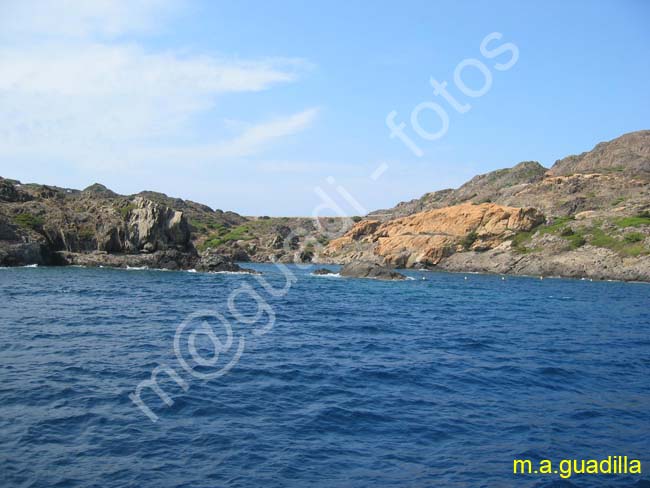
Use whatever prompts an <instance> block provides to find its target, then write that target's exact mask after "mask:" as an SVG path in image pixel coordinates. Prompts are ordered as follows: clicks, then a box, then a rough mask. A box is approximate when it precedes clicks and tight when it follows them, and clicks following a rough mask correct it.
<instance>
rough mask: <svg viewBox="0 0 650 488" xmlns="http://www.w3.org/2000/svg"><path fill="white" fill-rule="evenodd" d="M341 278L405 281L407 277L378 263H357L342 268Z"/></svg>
mask: <svg viewBox="0 0 650 488" xmlns="http://www.w3.org/2000/svg"><path fill="white" fill-rule="evenodd" d="M340 274H341V276H346V277H348V278H373V279H376V280H405V279H406V276H404V275H403V274H402V273H398V272H397V271H394V270H392V269H390V268H387V267H385V266H381V265H379V264H377V263H369V262H364V261H355V262H352V263H348V264H346V265H345V266H343V267H342V268H341V271H340Z"/></svg>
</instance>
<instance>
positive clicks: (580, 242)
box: [565, 232, 587, 249]
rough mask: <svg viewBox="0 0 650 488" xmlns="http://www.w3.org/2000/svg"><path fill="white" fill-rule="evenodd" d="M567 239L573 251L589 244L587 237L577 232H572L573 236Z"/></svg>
mask: <svg viewBox="0 0 650 488" xmlns="http://www.w3.org/2000/svg"><path fill="white" fill-rule="evenodd" d="M565 237H566V239H567V240H568V241H569V243H570V244H571V249H578V248H579V247H582V246H584V245H585V244H586V243H587V239H585V236H583V235H582V234H580V233H577V232H572V233H571V235H569V236H565Z"/></svg>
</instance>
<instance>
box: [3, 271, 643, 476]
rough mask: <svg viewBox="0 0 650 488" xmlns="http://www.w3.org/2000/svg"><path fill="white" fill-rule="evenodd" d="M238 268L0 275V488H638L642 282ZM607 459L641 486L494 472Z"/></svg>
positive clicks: (641, 453) (641, 387) (641, 378)
mask: <svg viewBox="0 0 650 488" xmlns="http://www.w3.org/2000/svg"><path fill="white" fill-rule="evenodd" d="M251 266H253V267H255V268H256V269H258V270H260V271H262V272H263V275H262V276H263V278H264V279H265V280H267V283H266V284H267V286H266V287H264V286H263V283H261V282H260V281H258V280H257V279H256V278H255V277H253V276H248V275H237V274H232V275H231V274H202V273H188V272H162V271H148V270H114V269H82V268H29V269H28V268H20V269H0V304H1V305H0V485H1V486H12V487H13V486H29V487H51V486H59V487H75V486H83V487H86V486H97V487H112V486H133V487H251V486H254V487H257V486H264V487H285V486H291V487H306V486H316V487H348V486H349V487H370V486H381V487H384V486H385V487H388V486H390V487H402V486H403V487H420V486H422V487H425V486H427V487H452V488H453V487H472V488H474V487H502V486H505V487H508V486H523V487H527V486H580V487H592V486H647V485H646V484H645V483H646V482H642V481H640V480H642V479H644V478H645V479H647V478H648V475H647V471H648V470H650V449H649V448H650V307H649V305H650V286H648V285H644V284H629V283H628V284H626V283H607V282H589V281H578V280H561V279H546V280H539V279H533V278H515V277H508V278H507V279H505V280H503V279H501V277H499V276H488V275H463V274H447V273H431V272H408V274H409V275H410V276H411V277H413V278H414V279H413V280H409V281H404V282H379V281H371V280H355V279H345V278H336V277H317V276H312V275H311V274H310V270H309V269H300V268H298V267H296V266H290V267H289V268H288V269H289V270H290V271H291V273H293V275H294V276H295V280H293V281H292V282H290V287H287V288H288V290H285V291H286V293H284V292H278V291H277V290H279V289H280V288H282V287H283V286H285V284H286V277H285V272H283V271H282V270H281V269H279V268H277V267H275V266H273V265H251ZM422 278H425V279H424V280H423V279H422ZM235 290H239V294H238V296H236V297H235V300H234V301H231V303H230V307H229V302H228V299H229V297H231V296H232V293H233V291H235ZM274 295H275V296H274ZM199 310H204V311H205V310H212V312H210V314H212V315H209V314H208V312H200V313H199V314H198V315H196V316H193V317H192V318H191V319H189V320H187V321H186V322H184V321H185V320H186V319H187V318H188V316H190V314H192V313H194V312H197V311H199ZM233 310H237V311H238V313H239V314H240V315H234V314H233ZM215 311H216V312H218V314H221V316H222V318H223V319H224V320H226V321H227V322H219V316H218V315H217V314H215ZM257 312H259V313H257ZM242 319H243V320H242ZM204 321H205V324H208V325H209V327H210V329H209V330H211V331H212V332H213V333H214V336H213V337H212V339H213V340H212V341H211V340H209V336H208V335H207V334H206V333H198V332H197V333H196V334H194V336H193V339H191V337H190V336H191V333H190V330H191V328H192V327H195V328H194V331H199V330H202V331H203V332H206V331H207V330H208V329H205V328H204V329H201V327H202V325H201V324H203V322H204ZM183 323H184V325H185V326H187V327H185V328H184V329H183V330H182V331H181V333H180V334H179V335H178V336H177V337H179V344H180V349H179V351H180V353H179V354H178V355H177V353H176V351H175V350H174V338H175V336H176V333H177V328H178V326H179V324H183ZM226 323H227V324H230V326H231V331H232V336H231V341H230V342H228V326H227V325H225V324H226ZM205 324H204V325H205ZM271 325H272V327H271ZM215 337H216V338H217V339H218V340H219V342H214V338H215ZM242 342H243V344H244V345H243V348H241V349H238V348H239V346H240V345H241V344H242ZM192 345H194V348H195V349H194V351H193V353H191V351H190V348H191V346H192ZM217 345H220V347H221V349H220V354H219V355H218V357H217V356H215V354H214V353H215V352H219V349H215V347H216V346H217ZM226 346H229V347H226ZM238 350H239V351H240V352H241V355H240V356H238V359H237V356H236V351H238ZM192 354H193V355H192ZM179 357H180V358H181V359H183V360H185V361H186V362H189V371H188V370H186V369H184V368H183V365H182V363H181V361H180V360H179ZM197 358H199V359H200V358H203V362H202V363H200V364H198V365H197V364H192V363H191V361H195V363H196V361H197ZM228 363H231V364H232V365H233V366H232V368H231V369H229V370H228V371H224V370H223V367H224V366H225V365H226V364H228ZM159 365H166V366H168V367H169V368H171V369H172V370H173V371H174V372H175V373H176V374H177V375H178V377H177V379H178V380H179V381H181V382H182V384H183V385H184V386H185V387H186V390H184V389H183V388H181V387H179V385H178V384H177V383H176V381H174V379H170V377H169V376H168V375H167V374H166V373H165V372H162V373H160V374H159V375H158V379H159V386H160V388H161V390H163V392H164V393H166V394H168V395H169V397H170V399H171V401H173V404H172V405H171V406H167V405H166V404H165V403H164V402H163V401H162V400H161V399H160V398H159V397H158V396H157V395H156V394H155V393H154V392H153V391H152V390H151V389H143V390H142V394H141V399H142V400H143V402H144V403H145V404H146V405H147V406H149V407H150V409H151V412H152V413H153V414H155V415H156V416H157V417H158V420H157V422H152V421H151V420H150V418H149V417H148V416H147V415H145V413H143V411H142V410H141V409H139V408H138V407H137V406H136V405H135V404H134V402H133V401H132V400H131V399H130V398H129V394H130V393H133V392H134V390H135V388H136V386H137V385H138V384H139V383H140V382H142V381H144V380H147V379H148V378H151V374H152V371H154V369H155V368H156V367H158V366H159ZM197 372H198V373H199V374H207V375H209V374H214V373H218V372H221V373H224V374H222V375H221V376H218V377H216V378H213V379H205V380H204V379H200V378H198V377H196V375H195V373H197ZM608 455H627V456H628V457H630V458H637V459H641V460H642V462H643V468H644V473H645V474H644V475H642V476H634V475H628V476H625V475H610V476H604V477H594V476H588V475H582V476H574V477H572V478H571V479H569V480H567V481H566V482H564V483H565V484H563V483H562V482H560V481H559V477H558V476H557V475H556V476H542V475H529V476H521V475H520V476H514V475H513V474H512V461H513V458H530V459H533V460H540V459H545V458H546V459H551V460H554V461H559V460H560V459H563V458H577V459H589V458H595V459H602V458H605V457H607V456H608ZM566 483H570V484H566Z"/></svg>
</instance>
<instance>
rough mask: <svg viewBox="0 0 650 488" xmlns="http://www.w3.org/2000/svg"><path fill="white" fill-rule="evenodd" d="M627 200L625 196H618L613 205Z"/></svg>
mask: <svg viewBox="0 0 650 488" xmlns="http://www.w3.org/2000/svg"><path fill="white" fill-rule="evenodd" d="M624 201H625V197H618V198H617V199H616V200H614V201H613V202H612V207H616V206H618V205H620V204H621V203H623V202H624Z"/></svg>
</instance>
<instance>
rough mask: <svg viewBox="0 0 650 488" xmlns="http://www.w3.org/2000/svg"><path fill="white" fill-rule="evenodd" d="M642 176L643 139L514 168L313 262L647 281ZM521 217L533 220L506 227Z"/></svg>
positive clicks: (638, 135)
mask: <svg viewBox="0 0 650 488" xmlns="http://www.w3.org/2000/svg"><path fill="white" fill-rule="evenodd" d="M648 168H650V131H639V132H634V133H630V134H625V135H623V136H621V137H619V138H617V139H614V140H613V141H609V142H604V143H600V144H598V145H596V147H594V148H593V149H592V150H591V151H588V152H585V153H582V154H580V155H578V156H569V157H567V158H564V159H561V160H559V161H557V162H556V163H555V164H554V165H553V167H552V168H550V169H546V168H544V167H543V166H541V165H540V164H539V163H536V162H524V163H520V164H518V165H516V166H514V167H513V168H508V169H502V170H498V171H494V172H491V173H487V174H484V175H479V176H476V177H474V178H472V179H471V180H470V181H468V182H467V183H465V184H464V185H462V186H461V187H460V188H458V189H447V190H442V191H437V192H433V193H428V194H426V195H424V196H422V197H421V198H419V199H415V200H412V201H409V202H402V203H400V204H398V205H397V206H395V207H394V208H391V209H386V210H379V211H376V212H372V213H370V214H369V215H368V216H366V218H365V219H364V221H362V222H360V223H358V224H357V225H356V226H355V227H354V228H353V229H351V230H350V231H349V232H348V233H346V234H345V235H344V236H343V237H341V238H339V239H335V240H333V241H332V242H331V243H330V244H329V245H328V246H327V247H326V248H325V249H324V251H323V253H322V259H323V260H324V261H329V262H347V261H350V260H355V259H364V260H371V261H377V262H380V263H386V264H395V265H398V266H406V267H426V268H435V269H445V270H452V271H480V272H495V273H516V274H531V275H556V276H560V275H561V276H573V277H590V278H601V279H607V278H611V279H622V280H640V281H650V172H649V171H648ZM522 212H523V213H524V214H526V215H533V213H534V214H535V215H537V216H538V217H536V218H535V219H534V222H527V223H526V224H525V225H521V223H520V224H514V223H513V221H512V219H513V217H516V216H518V215H521V213H522ZM486 216H487V217H486ZM495 216H500V217H499V218H498V222H499V223H500V224H499V225H496V226H494V225H492V224H493V220H492V219H494V218H495ZM516 220H517V219H516ZM531 224H533V225H531Z"/></svg>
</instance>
